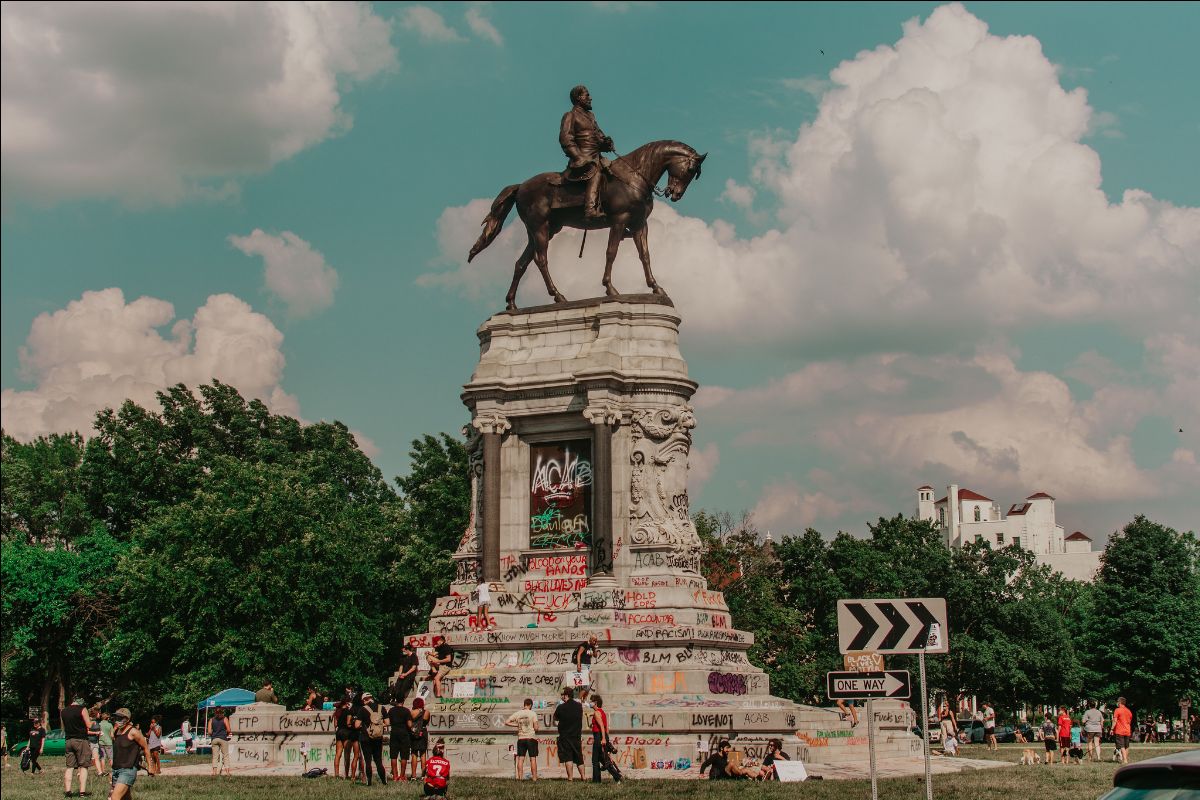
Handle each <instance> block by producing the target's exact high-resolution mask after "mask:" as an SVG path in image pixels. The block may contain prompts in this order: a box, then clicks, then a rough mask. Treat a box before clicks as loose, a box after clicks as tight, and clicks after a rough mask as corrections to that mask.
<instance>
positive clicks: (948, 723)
mask: <svg viewBox="0 0 1200 800" xmlns="http://www.w3.org/2000/svg"><path fill="white" fill-rule="evenodd" d="M938 721H939V722H940V723H941V726H942V743H943V744H945V742H946V740H947V739H953V738H955V737H957V736H958V720H956V719H955V718H954V710H953V709H952V708H950V701H949V700H947V699H945V698H942V704H941V706H939V707H938Z"/></svg>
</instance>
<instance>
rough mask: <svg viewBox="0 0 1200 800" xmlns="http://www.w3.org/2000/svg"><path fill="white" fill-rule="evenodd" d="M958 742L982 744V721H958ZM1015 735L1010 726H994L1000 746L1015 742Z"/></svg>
mask: <svg viewBox="0 0 1200 800" xmlns="http://www.w3.org/2000/svg"><path fill="white" fill-rule="evenodd" d="M1026 738H1028V736H1027V737H1026ZM958 740H959V741H960V742H963V743H964V744H983V720H981V719H960V720H959V721H958ZM1016 740H1017V737H1016V734H1014V733H1013V727H1012V726H1011V725H997V726H996V741H997V742H998V743H1000V744H1006V743H1008V742H1015V741H1016Z"/></svg>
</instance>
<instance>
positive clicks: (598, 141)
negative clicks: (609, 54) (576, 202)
mask: <svg viewBox="0 0 1200 800" xmlns="http://www.w3.org/2000/svg"><path fill="white" fill-rule="evenodd" d="M558 143H559V144H560V145H562V149H563V152H564V153H565V154H566V156H567V158H568V159H570V161H569V163H568V164H567V176H568V178H569V179H570V180H574V181H587V194H586V195H585V197H584V201H583V213H584V216H586V217H588V218H589V219H595V218H597V217H602V216H604V212H603V211H602V210H601V209H600V173H601V171H602V170H603V169H604V159H603V158H602V157H601V156H600V154H601V153H607V152H615V151H614V150H613V140H612V139H611V138H610V137H608V136H605V135H604V131H602V130H600V126H599V125H597V124H596V117H595V116H593V115H592V96H591V94H589V93H588V90H587V87H586V86H582V85H581V86H576V87H575V88H574V89H572V90H571V110H570V111H568V112H567V113H566V114H563V118H562V124H561V125H560V126H559V131H558Z"/></svg>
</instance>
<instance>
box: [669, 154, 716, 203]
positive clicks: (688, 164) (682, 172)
mask: <svg viewBox="0 0 1200 800" xmlns="http://www.w3.org/2000/svg"><path fill="white" fill-rule="evenodd" d="M706 158H708V153H705V154H703V155H701V154H699V153H697V152H696V151H695V150H693V149H692V148H690V147H688V146H687V145H683V146H681V147H680V148H679V150H678V152H677V153H676V154H675V155H674V156H673V157H672V158H671V159H670V160H669V161H668V162H667V175H668V178H667V188H666V191H664V192H663V196H664V197H666V198H668V199H670V200H671V202H678V201H679V198H681V197H683V193H684V192H686V191H687V188H688V184H690V183H691V182H692V181H693V180H694V179H696V178H699V177H700V167H701V165H702V164H704V159H706Z"/></svg>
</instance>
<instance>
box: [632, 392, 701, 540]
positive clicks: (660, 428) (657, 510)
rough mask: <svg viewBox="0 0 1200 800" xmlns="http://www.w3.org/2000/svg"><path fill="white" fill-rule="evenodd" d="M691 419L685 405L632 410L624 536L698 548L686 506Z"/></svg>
mask: <svg viewBox="0 0 1200 800" xmlns="http://www.w3.org/2000/svg"><path fill="white" fill-rule="evenodd" d="M694 427H696V418H695V416H694V415H693V414H692V409H691V407H690V406H682V407H680V408H673V409H663V410H658V411H637V412H634V415H633V419H632V424H631V426H630V432H631V433H632V435H633V449H632V452H631V454H630V464H631V473H632V479H631V485H630V487H629V488H630V510H629V519H630V531H631V533H630V539H631V542H632V544H634V545H669V546H670V547H671V548H672V549H673V550H677V551H685V552H692V551H698V550H699V547H700V537H699V536H698V535H697V534H696V527H695V525H693V524H692V518H691V514H690V512H689V509H688V493H687V472H688V453H689V452H690V450H691V446H692V428H694Z"/></svg>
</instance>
